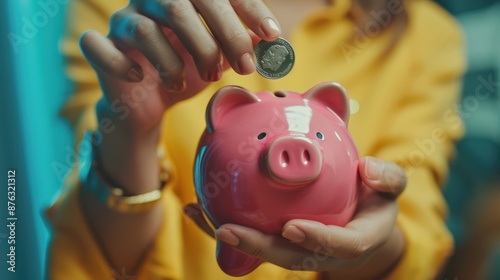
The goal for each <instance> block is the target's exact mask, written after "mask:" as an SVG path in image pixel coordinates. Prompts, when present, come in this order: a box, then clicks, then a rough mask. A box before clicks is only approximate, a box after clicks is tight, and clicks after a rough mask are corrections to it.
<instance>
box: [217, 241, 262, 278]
mask: <svg viewBox="0 0 500 280" xmlns="http://www.w3.org/2000/svg"><path fill="white" fill-rule="evenodd" d="M217 262H218V263H219V266H220V268H221V269H222V270H223V271H224V272H225V273H227V274H229V275H231V276H243V275H246V274H248V273H250V272H252V271H253V270H254V269H256V268H257V267H258V266H259V265H260V264H261V263H262V261H261V260H259V259H257V258H255V257H252V256H249V255H247V254H244V253H242V252H240V251H238V250H236V249H234V248H233V247H231V246H230V245H228V244H226V243H224V242H221V241H217Z"/></svg>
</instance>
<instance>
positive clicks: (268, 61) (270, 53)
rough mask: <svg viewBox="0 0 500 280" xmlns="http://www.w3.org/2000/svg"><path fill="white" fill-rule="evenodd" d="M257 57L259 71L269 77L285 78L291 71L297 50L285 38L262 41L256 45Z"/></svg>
mask: <svg viewBox="0 0 500 280" xmlns="http://www.w3.org/2000/svg"><path fill="white" fill-rule="evenodd" d="M255 57H256V59H257V65H256V69H257V72H258V73H259V74H260V75H262V76H263V77H265V78H268V79H279V78H283V77H284V76H286V75H287V74H288V73H290V71H291V70H292V68H293V65H294V62H295V52H294V51H293V48H292V46H291V45H290V43H289V42H288V41H287V40H285V39H283V38H278V39H276V40H275V41H271V42H268V41H265V40H262V41H260V42H259V43H258V44H257V46H256V47H255Z"/></svg>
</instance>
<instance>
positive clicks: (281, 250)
mask: <svg viewBox="0 0 500 280" xmlns="http://www.w3.org/2000/svg"><path fill="white" fill-rule="evenodd" d="M215 236H216V238H217V239H218V240H220V241H223V242H226V243H227V244H229V245H231V246H233V247H235V248H236V249H238V250H239V251H242V252H244V253H245V254H248V255H251V256H254V257H256V258H259V259H262V260H264V261H268V262H270V263H273V264H276V265H278V266H281V267H284V268H287V269H292V270H305V269H307V268H305V267H304V266H303V263H304V260H305V259H306V258H311V257H314V253H313V252H311V251H309V250H307V249H305V248H302V247H300V246H297V245H295V244H292V243H290V242H288V241H287V240H286V239H284V238H282V237H280V236H277V235H271V234H264V233H262V232H260V231H258V230H255V229H252V228H247V227H244V226H240V225H235V224H225V225H223V226H221V227H220V228H219V229H217V230H216V231H215ZM316 256H317V257H318V259H320V260H321V261H322V262H323V264H322V266H324V267H327V266H331V262H332V259H330V258H329V257H327V256H324V255H321V254H316ZM324 262H328V264H329V265H327V264H324ZM318 269H320V267H318V266H317V265H316V266H315V267H314V268H311V269H310V270H318Z"/></svg>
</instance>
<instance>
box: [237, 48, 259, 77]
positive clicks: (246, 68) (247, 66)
mask: <svg viewBox="0 0 500 280" xmlns="http://www.w3.org/2000/svg"><path fill="white" fill-rule="evenodd" d="M238 70H239V73H240V74H250V73H252V72H253V71H255V62H254V61H253V56H252V55H251V54H249V53H245V54H244V55H242V56H241V58H240V60H239V61H238Z"/></svg>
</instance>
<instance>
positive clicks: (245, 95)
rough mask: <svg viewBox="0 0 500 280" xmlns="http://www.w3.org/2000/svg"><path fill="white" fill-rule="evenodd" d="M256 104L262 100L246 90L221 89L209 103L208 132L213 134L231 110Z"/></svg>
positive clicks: (238, 88)
mask: <svg viewBox="0 0 500 280" xmlns="http://www.w3.org/2000/svg"><path fill="white" fill-rule="evenodd" d="M254 102H260V99H259V98H258V97H257V95H255V94H253V93H252V92H250V91H249V90H247V89H245V88H242V87H238V86H226V87H223V88H221V89H219V90H218V91H217V92H216V93H215V95H214V96H213V97H212V99H211V100H210V103H208V108H207V115H206V119H207V129H208V132H213V131H214V130H215V129H216V128H217V126H218V125H219V124H220V122H221V120H222V118H223V117H224V115H225V114H226V113H227V112H228V111H229V110H231V109H233V108H235V107H237V106H241V105H245V104H250V103H254Z"/></svg>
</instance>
